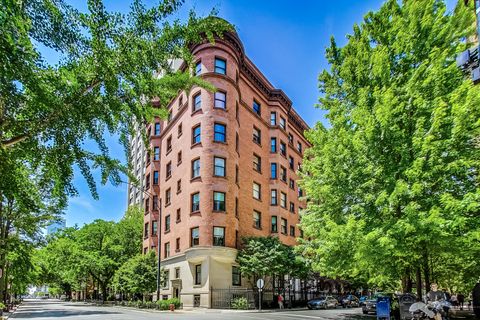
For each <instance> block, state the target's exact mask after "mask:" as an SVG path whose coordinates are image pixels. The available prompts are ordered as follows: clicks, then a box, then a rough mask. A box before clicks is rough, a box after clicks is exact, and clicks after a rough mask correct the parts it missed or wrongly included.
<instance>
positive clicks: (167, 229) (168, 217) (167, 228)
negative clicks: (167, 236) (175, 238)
mask: <svg viewBox="0 0 480 320" xmlns="http://www.w3.org/2000/svg"><path fill="white" fill-rule="evenodd" d="M168 231H170V215H167V216H165V232H168Z"/></svg>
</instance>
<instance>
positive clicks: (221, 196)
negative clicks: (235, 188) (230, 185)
mask: <svg viewBox="0 0 480 320" xmlns="http://www.w3.org/2000/svg"><path fill="white" fill-rule="evenodd" d="M213 211H225V192H217V191H215V192H213Z"/></svg>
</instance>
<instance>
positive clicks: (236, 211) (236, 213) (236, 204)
mask: <svg viewBox="0 0 480 320" xmlns="http://www.w3.org/2000/svg"><path fill="white" fill-rule="evenodd" d="M235 217H237V218H238V198H237V197H235Z"/></svg>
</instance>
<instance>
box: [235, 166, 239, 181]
mask: <svg viewBox="0 0 480 320" xmlns="http://www.w3.org/2000/svg"><path fill="white" fill-rule="evenodd" d="M238 175H239V173H238V166H235V183H236V184H238V178H239V177H238Z"/></svg>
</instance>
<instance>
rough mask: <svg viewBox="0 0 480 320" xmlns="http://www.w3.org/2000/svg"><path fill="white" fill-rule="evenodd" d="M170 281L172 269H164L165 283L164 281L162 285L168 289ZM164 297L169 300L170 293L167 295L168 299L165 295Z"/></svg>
mask: <svg viewBox="0 0 480 320" xmlns="http://www.w3.org/2000/svg"><path fill="white" fill-rule="evenodd" d="M169 283H170V270H165V271H163V283H162V287H163V288H164V289H168V284H169ZM162 297H163V298H164V300H167V299H168V295H167V299H165V295H163V296H162Z"/></svg>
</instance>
